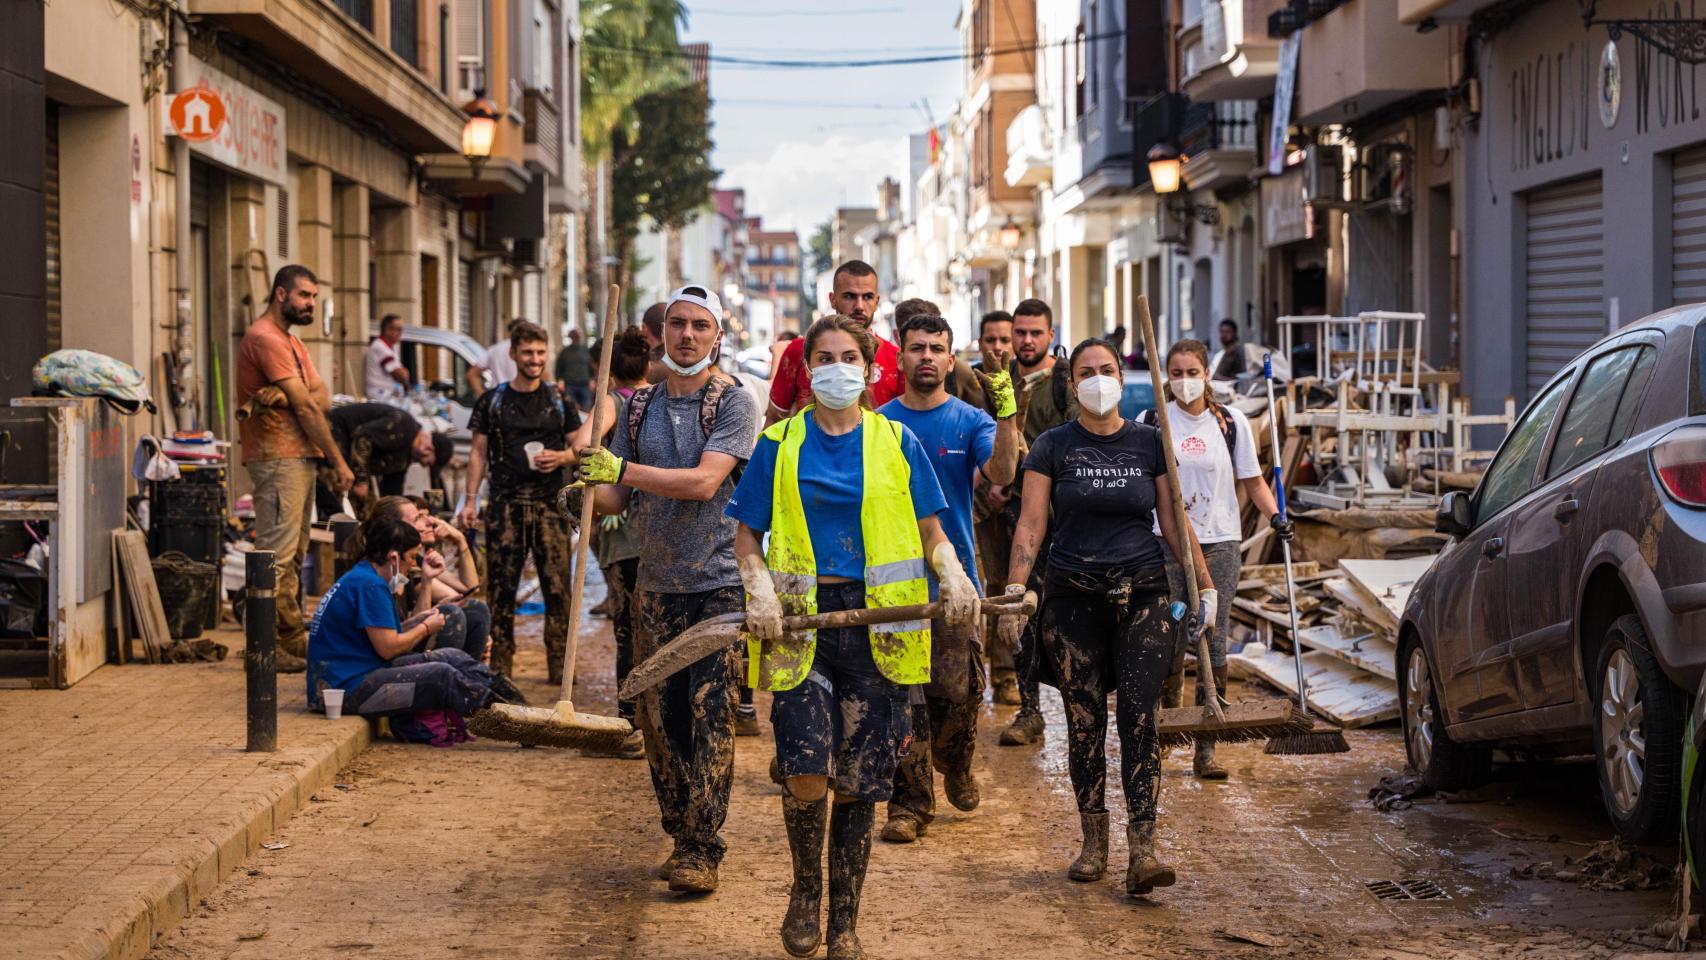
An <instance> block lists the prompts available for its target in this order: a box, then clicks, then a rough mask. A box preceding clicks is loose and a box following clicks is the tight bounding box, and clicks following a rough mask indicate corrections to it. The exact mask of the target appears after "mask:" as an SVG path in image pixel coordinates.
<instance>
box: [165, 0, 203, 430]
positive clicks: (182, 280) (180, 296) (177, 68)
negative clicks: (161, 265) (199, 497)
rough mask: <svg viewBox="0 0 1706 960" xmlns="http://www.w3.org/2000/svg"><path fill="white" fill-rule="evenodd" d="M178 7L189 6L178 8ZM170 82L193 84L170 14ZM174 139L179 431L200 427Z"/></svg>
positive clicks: (181, 29)
mask: <svg viewBox="0 0 1706 960" xmlns="http://www.w3.org/2000/svg"><path fill="white" fill-rule="evenodd" d="M180 9H181V10H182V9H187V7H186V6H180ZM172 86H173V89H174V90H175V91H183V90H187V89H189V86H190V45H189V27H188V25H187V24H186V23H185V21H184V18H183V17H182V16H178V17H173V18H172ZM171 140H172V192H173V202H174V206H175V209H174V210H173V212H172V224H173V229H172V248H173V249H172V261H173V267H174V270H173V282H172V287H173V290H172V302H173V304H174V305H175V307H176V309H175V310H174V312H173V325H172V363H173V365H174V366H175V367H176V369H177V381H178V403H177V406H176V407H175V408H174V409H173V410H172V417H173V420H174V422H175V423H176V424H177V428H178V429H179V430H199V429H201V417H200V415H199V413H198V411H199V408H200V406H201V404H200V403H199V398H200V396H201V394H200V387H198V386H197V384H196V381H195V319H194V311H193V310H192V309H191V305H190V287H191V286H192V285H193V283H194V281H193V279H192V277H193V273H192V264H191V262H190V242H191V241H190V144H189V141H188V140H185V139H184V138H183V137H173V138H171Z"/></svg>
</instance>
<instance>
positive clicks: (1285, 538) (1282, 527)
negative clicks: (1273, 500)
mask: <svg viewBox="0 0 1706 960" xmlns="http://www.w3.org/2000/svg"><path fill="white" fill-rule="evenodd" d="M1268 526H1269V527H1272V528H1273V531H1274V536H1276V537H1279V538H1280V542H1281V543H1290V542H1291V540H1292V538H1293V537H1295V536H1297V524H1295V523H1292V522H1291V521H1290V520H1287V519H1285V518H1284V517H1281V516H1280V515H1279V514H1277V513H1276V514H1274V515H1273V516H1271V517H1269V518H1268Z"/></svg>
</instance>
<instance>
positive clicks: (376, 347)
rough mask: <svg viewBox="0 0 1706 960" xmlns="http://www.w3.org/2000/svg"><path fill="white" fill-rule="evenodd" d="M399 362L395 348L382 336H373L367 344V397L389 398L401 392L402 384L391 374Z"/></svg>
mask: <svg viewBox="0 0 1706 960" xmlns="http://www.w3.org/2000/svg"><path fill="white" fill-rule="evenodd" d="M400 362H401V361H400V360H399V359H398V358H397V349H396V348H395V347H393V346H391V345H390V344H389V343H386V342H385V338H384V337H374V338H373V342H372V343H370V344H368V345H367V399H369V400H389V399H391V398H393V397H396V396H399V395H401V394H402V392H403V385H402V384H400V383H398V382H397V380H396V378H395V377H393V376H391V371H393V370H395V369H397V364H398V363H400Z"/></svg>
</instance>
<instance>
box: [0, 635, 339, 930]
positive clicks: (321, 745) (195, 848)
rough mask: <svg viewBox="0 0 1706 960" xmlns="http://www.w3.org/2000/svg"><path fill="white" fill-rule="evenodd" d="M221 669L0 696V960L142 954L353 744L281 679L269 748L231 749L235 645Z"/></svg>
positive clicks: (193, 668)
mask: <svg viewBox="0 0 1706 960" xmlns="http://www.w3.org/2000/svg"><path fill="white" fill-rule="evenodd" d="M214 638H215V639H217V640H218V641H219V642H221V643H224V644H225V645H227V646H228V647H230V648H231V654H230V657H229V658H228V659H226V660H225V661H223V662H220V663H201V664H167V665H158V666H149V665H146V664H142V665H131V666H123V667H121V666H114V665H112V664H108V665H107V666H105V667H102V668H101V669H99V670H97V671H95V673H93V674H91V675H90V676H89V677H87V678H86V679H84V680H83V681H82V682H81V683H79V684H77V685H76V686H74V687H72V688H71V689H70V690H58V691H52V690H43V691H38V690H3V691H0V730H3V731H5V732H6V734H7V736H6V737H5V740H4V742H3V743H0V770H4V771H5V774H4V775H3V776H0V958H4V960H11V958H30V960H39V958H48V957H64V958H78V960H81V958H113V960H121V958H124V960H128V958H136V957H141V956H142V955H143V954H145V953H146V952H147V951H148V949H149V948H150V947H151V946H152V945H153V943H154V941H155V939H156V938H158V937H159V936H160V935H161V934H162V933H163V932H165V931H169V930H171V929H172V928H173V927H175V926H176V925H177V924H178V922H179V921H180V920H181V919H182V918H183V917H184V915H185V914H186V913H187V911H188V910H189V909H190V908H191V907H193V906H194V905H195V904H196V903H198V902H200V901H201V899H202V898H203V897H205V896H207V894H208V893H209V892H211V891H212V890H213V888H214V887H215V886H216V885H217V884H218V883H219V881H220V880H221V879H223V878H224V877H225V876H226V875H227V874H228V873H229V872H230V871H231V870H232V869H234V868H235V867H237V866H238V865H239V864H241V863H242V862H243V859H244V857H246V856H247V855H248V854H249V853H251V852H253V851H254V850H256V849H257V848H258V847H259V845H260V844H261V842H262V841H263V840H266V839H267V838H268V837H270V836H271V835H272V833H273V831H274V830H275V829H276V827H277V826H280V825H282V824H283V823H284V822H285V821H286V820H288V819H289V818H290V817H291V815H292V814H294V813H295V812H296V811H297V810H298V809H300V808H301V807H302V805H303V804H304V803H306V802H307V800H308V797H309V796H310V795H311V794H313V793H314V792H315V791H316V790H318V789H321V788H323V787H327V786H328V785H329V784H330V783H331V781H332V780H333V778H334V777H335V776H336V775H337V772H338V770H339V768H340V767H342V766H343V765H344V764H345V763H348V762H349V761H350V760H351V759H353V758H354V757H355V756H356V754H358V753H360V752H361V750H362V749H363V748H364V747H366V746H367V743H368V728H367V724H366V723H364V722H362V721H360V720H355V719H348V718H346V719H344V720H340V721H337V722H331V721H328V720H326V719H325V718H324V717H322V716H320V715H318V714H309V713H307V712H305V710H304V702H303V701H304V695H303V689H302V677H301V675H300V674H296V675H288V676H280V677H279V704H280V705H279V744H280V746H279V750H278V752H277V753H271V754H261V753H256V754H251V753H245V752H244V750H243V744H244V716H245V706H244V676H243V661H242V635H241V633H240V632H237V631H235V630H222V631H219V632H218V633H217V634H215V637H214Z"/></svg>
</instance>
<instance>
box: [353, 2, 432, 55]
mask: <svg viewBox="0 0 1706 960" xmlns="http://www.w3.org/2000/svg"><path fill="white" fill-rule="evenodd" d="M361 2H363V3H371V2H372V0H361ZM419 16H420V6H419V5H418V4H417V3H416V0H391V52H392V53H395V54H396V55H397V56H399V57H402V58H403V60H404V61H405V62H407V63H408V64H409V66H411V67H419V66H420V48H419V47H418V46H417V43H418V41H419V27H418V23H417V21H418V19H419Z"/></svg>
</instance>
